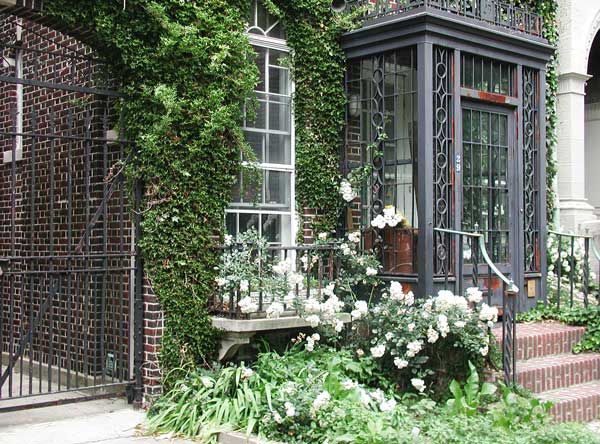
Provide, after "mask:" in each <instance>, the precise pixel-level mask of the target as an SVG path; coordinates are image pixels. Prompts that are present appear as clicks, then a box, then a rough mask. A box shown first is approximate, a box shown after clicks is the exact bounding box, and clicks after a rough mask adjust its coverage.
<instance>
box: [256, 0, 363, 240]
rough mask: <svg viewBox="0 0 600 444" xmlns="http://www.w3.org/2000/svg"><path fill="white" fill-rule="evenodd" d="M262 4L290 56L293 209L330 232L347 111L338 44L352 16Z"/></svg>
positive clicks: (317, 6)
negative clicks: (276, 20) (313, 214)
mask: <svg viewBox="0 0 600 444" xmlns="http://www.w3.org/2000/svg"><path fill="white" fill-rule="evenodd" d="M265 3H266V6H267V7H268V8H269V10H270V12H271V13H272V14H273V15H275V16H278V17H280V18H281V20H282V22H283V24H284V27H285V30H286V38H287V43H288V45H289V46H290V47H291V48H292V50H293V53H292V56H291V60H290V67H291V71H292V76H293V79H294V84H295V89H296V93H295V95H294V115H295V121H296V169H297V175H296V193H297V206H298V208H299V209H302V208H310V209H316V210H318V212H319V215H318V217H317V218H316V219H315V220H314V221H313V228H314V229H315V230H316V231H331V230H333V229H334V228H335V226H336V223H337V222H338V216H339V214H340V210H341V208H340V199H338V198H336V197H337V196H338V195H339V191H338V190H339V183H340V150H341V149H342V131H343V128H344V118H345V109H346V96H345V92H344V73H345V69H346V58H345V56H344V51H343V50H342V48H341V46H340V39H341V35H342V33H343V32H344V31H345V30H348V29H350V28H351V27H352V26H353V15H347V14H337V13H335V12H333V10H332V8H331V0H297V1H289V0H268V1H266V2H265Z"/></svg>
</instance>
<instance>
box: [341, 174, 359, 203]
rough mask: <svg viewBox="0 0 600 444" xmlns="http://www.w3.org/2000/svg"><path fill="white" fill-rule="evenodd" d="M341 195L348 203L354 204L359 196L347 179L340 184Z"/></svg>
mask: <svg viewBox="0 0 600 444" xmlns="http://www.w3.org/2000/svg"><path fill="white" fill-rule="evenodd" d="M340 194H341V195H342V199H344V200H345V201H346V202H352V201H353V200H354V199H356V197H357V196H358V194H357V193H356V191H354V188H352V184H351V183H350V182H349V181H348V180H346V179H342V182H341V183H340Z"/></svg>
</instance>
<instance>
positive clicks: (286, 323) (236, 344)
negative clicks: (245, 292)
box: [211, 313, 350, 361]
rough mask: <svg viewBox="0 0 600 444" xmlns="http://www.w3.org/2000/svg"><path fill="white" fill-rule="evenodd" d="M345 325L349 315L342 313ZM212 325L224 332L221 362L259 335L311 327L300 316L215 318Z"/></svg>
mask: <svg viewBox="0 0 600 444" xmlns="http://www.w3.org/2000/svg"><path fill="white" fill-rule="evenodd" d="M339 318H340V320H341V321H342V322H344V323H346V324H347V323H349V322H350V314H349V313H341V314H340V315H339ZM211 320H212V325H213V327H215V328H216V329H218V330H221V331H222V332H223V336H222V338H221V344H220V349H219V360H221V361H223V360H227V359H231V358H233V356H235V354H236V353H237V351H238V350H239V348H240V347H241V346H242V345H245V344H249V343H250V339H252V337H253V336H254V335H256V334H257V333H266V332H276V331H281V330H289V329H300V328H307V327H310V324H309V323H308V322H306V320H304V319H303V318H301V317H300V316H282V317H279V318H260V319H229V318H221V317H216V316H213V317H212V318H211Z"/></svg>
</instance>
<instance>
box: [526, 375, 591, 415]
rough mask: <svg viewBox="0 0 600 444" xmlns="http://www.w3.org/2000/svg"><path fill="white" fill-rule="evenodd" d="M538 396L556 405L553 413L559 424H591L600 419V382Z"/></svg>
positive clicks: (573, 386)
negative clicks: (574, 422) (568, 422)
mask: <svg viewBox="0 0 600 444" xmlns="http://www.w3.org/2000/svg"><path fill="white" fill-rule="evenodd" d="M536 396H537V397H538V398H539V399H540V400H542V401H551V402H553V403H554V407H552V410H551V413H552V415H553V416H554V418H555V419H556V421H559V422H567V421H578V422H591V421H595V420H597V419H598V418H599V417H600V381H593V382H588V383H586V384H578V385H572V386H570V387H565V388H561V389H558V390H551V391H548V392H544V393H540V394H538V395H536Z"/></svg>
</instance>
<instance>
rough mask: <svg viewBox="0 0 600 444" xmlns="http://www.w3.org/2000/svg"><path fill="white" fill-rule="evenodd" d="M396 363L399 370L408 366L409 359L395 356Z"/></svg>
mask: <svg viewBox="0 0 600 444" xmlns="http://www.w3.org/2000/svg"><path fill="white" fill-rule="evenodd" d="M394 365H395V366H396V368H398V370H402V369H403V368H406V367H408V361H407V360H405V359H402V358H394Z"/></svg>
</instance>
